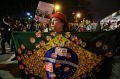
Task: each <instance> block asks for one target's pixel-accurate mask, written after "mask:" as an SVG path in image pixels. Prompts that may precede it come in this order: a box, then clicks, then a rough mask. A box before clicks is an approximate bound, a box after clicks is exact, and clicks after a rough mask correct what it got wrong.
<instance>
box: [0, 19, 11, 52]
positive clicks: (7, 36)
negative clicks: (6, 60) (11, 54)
mask: <svg viewBox="0 0 120 79" xmlns="http://www.w3.org/2000/svg"><path fill="white" fill-rule="evenodd" d="M11 22H12V20H11V18H10V17H5V18H3V22H2V23H1V27H0V31H1V38H2V39H1V48H2V53H1V54H6V49H5V43H6V42H7V43H8V44H9V45H10V40H11V33H12V27H11Z"/></svg>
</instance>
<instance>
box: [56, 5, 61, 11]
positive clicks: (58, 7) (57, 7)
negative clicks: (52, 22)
mask: <svg viewBox="0 0 120 79" xmlns="http://www.w3.org/2000/svg"><path fill="white" fill-rule="evenodd" d="M56 11H60V5H59V4H56V5H55V12H56Z"/></svg>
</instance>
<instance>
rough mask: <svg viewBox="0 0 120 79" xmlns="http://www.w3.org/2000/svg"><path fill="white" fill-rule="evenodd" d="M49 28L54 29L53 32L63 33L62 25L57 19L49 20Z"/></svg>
mask: <svg viewBox="0 0 120 79" xmlns="http://www.w3.org/2000/svg"><path fill="white" fill-rule="evenodd" d="M51 26H52V27H53V28H54V31H55V32H58V33H59V32H63V26H64V23H63V22H61V21H60V20H59V19H57V18H52V19H51Z"/></svg>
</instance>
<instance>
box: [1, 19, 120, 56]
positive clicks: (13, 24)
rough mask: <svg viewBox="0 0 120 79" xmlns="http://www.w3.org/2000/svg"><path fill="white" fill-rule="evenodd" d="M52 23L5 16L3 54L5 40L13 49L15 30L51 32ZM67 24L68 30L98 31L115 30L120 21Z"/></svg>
mask: <svg viewBox="0 0 120 79" xmlns="http://www.w3.org/2000/svg"><path fill="white" fill-rule="evenodd" d="M65 21H67V20H65ZM51 23H52V20H50V23H45V22H44V23H43V22H36V21H34V20H32V21H29V20H24V19H22V20H17V19H13V18H11V17H4V18H3V20H2V21H1V23H0V32H1V37H0V38H1V47H2V54H4V53H6V51H5V42H7V43H8V44H9V45H10V46H11V51H13V45H12V44H11V42H12V41H11V33H12V32H13V31H21V32H35V31H38V30H40V31H41V32H50V31H53V30H54V29H55V27H52V26H51ZM65 26H66V27H67V31H70V32H97V31H109V30H115V29H116V28H118V27H120V22H115V21H113V22H108V23H96V22H94V21H93V22H92V21H90V20H83V21H81V22H80V23H68V24H67V23H66V24H65Z"/></svg>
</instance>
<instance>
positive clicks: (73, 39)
mask: <svg viewBox="0 0 120 79" xmlns="http://www.w3.org/2000/svg"><path fill="white" fill-rule="evenodd" d="M119 34H120V30H114V31H109V32H83V33H71V32H65V33H61V34H57V33H56V32H51V33H41V31H38V32H14V33H13V40H14V44H15V48H16V58H17V60H18V67H19V69H20V76H21V78H22V79H108V78H109V77H110V74H111V71H112V60H113V57H114V56H115V55H116V54H118V50H119V48H120V35H119Z"/></svg>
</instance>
